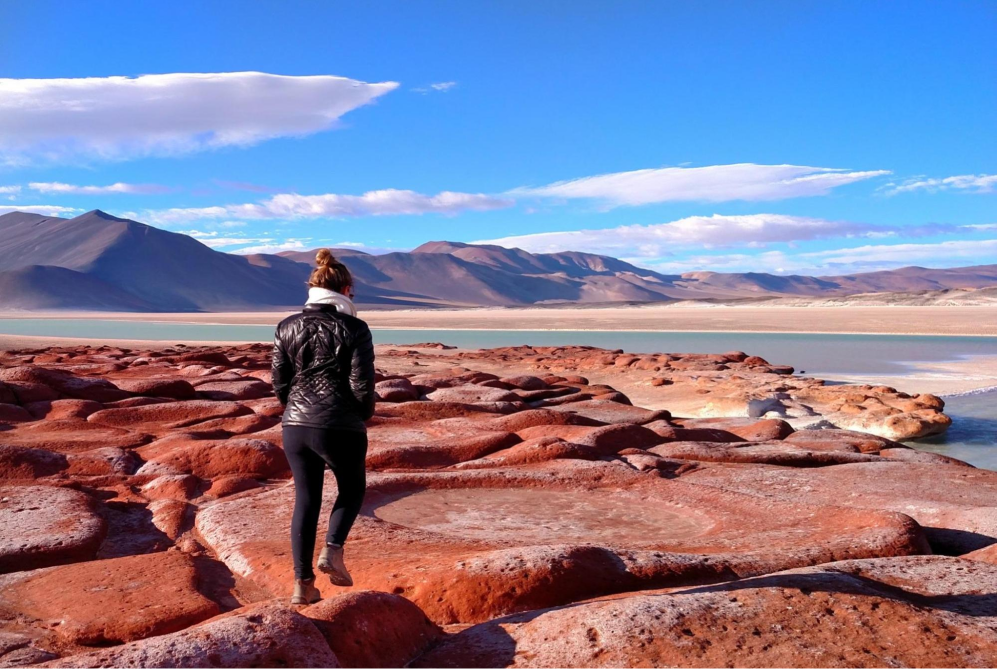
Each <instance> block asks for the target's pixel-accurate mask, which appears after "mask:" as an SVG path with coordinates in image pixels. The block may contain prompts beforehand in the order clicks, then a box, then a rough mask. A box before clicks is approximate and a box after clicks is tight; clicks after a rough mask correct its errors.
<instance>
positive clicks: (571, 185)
mask: <svg viewBox="0 0 1000 669" xmlns="http://www.w3.org/2000/svg"><path fill="white" fill-rule="evenodd" d="M887 174H890V172H888V171H886V170H870V171H862V172H857V171H850V170H844V169H835V168H829V167H803V166H798V165H756V164H754V163H741V164H736V165H710V166H707V167H662V168H658V169H645V170H635V171H632V172H615V173H612V174H601V175H598V176H591V177H583V178H580V179H572V180H569V181H558V182H556V183H553V184H549V185H548V186H541V187H538V188H517V189H515V190H513V191H510V193H509V194H510V195H513V196H519V197H525V196H529V197H546V198H563V199H588V200H596V201H599V202H601V203H602V204H603V205H604V206H607V207H616V206H623V205H630V206H634V205H643V204H653V203H657V202H681V201H703V202H724V201H730V200H750V201H760V200H784V199H788V198H795V197H811V196H817V195H826V194H828V193H829V192H830V191H831V190H833V189H834V188H837V187H838V186H844V185H847V184H852V183H855V182H857V181H863V180H865V179H871V178H873V177H878V176H884V175H887Z"/></svg>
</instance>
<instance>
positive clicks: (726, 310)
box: [0, 305, 997, 337]
mask: <svg viewBox="0 0 1000 669" xmlns="http://www.w3.org/2000/svg"><path fill="white" fill-rule="evenodd" d="M803 308H804V307H782V306H698V307H691V306H683V307H678V306H670V305H651V306H649V305H647V306H629V307H585V306H584V307H572V308H559V309H555V308H551V309H546V308H538V307H527V308H481V309H440V310H413V309H409V310H370V311H364V310H363V311H362V312H361V316H362V317H363V318H364V319H365V320H366V321H368V323H369V325H370V326H371V328H372V329H373V330H396V329H399V330H414V331H418V330H419V331H434V330H440V331H469V332H479V331H492V330H508V331H524V332H646V333H655V332H663V333H671V332H673V333H705V332H722V333H734V334H829V335H889V336H954V337H995V336H996V335H997V307H996V305H986V306H983V305H977V306H933V305H930V306H916V307H914V306H838V307H829V306H811V307H808V309H809V311H808V312H803V311H802V309H803ZM293 313H295V311H292V310H289V311H284V310H283V311H246V312H210V313H131V312H128V313H126V312H114V313H111V312H79V311H66V312H61V311H39V312H23V311H6V312H5V311H0V320H3V319H10V320H19V321H20V320H66V321H72V320H94V321H104V322H115V321H122V322H145V323H158V324H191V325H211V326H227V325H272V326H273V325H275V324H277V323H278V321H280V320H281V319H282V318H285V317H286V316H288V315H290V314H293ZM428 322H432V323H435V324H436V325H433V326H431V325H428ZM14 336H16V335H14ZM25 336H28V335H25Z"/></svg>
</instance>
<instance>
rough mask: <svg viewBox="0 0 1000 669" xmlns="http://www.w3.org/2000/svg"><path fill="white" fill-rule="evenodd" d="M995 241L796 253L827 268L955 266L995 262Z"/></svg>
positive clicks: (868, 247)
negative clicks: (846, 266) (915, 265)
mask: <svg viewBox="0 0 1000 669" xmlns="http://www.w3.org/2000/svg"><path fill="white" fill-rule="evenodd" d="M996 254H997V240H995V239H982V240H952V241H945V242H938V243H936V244H893V245H885V246H859V247H856V248H850V249H830V250H826V251H813V252H811V253H802V254H799V257H800V258H803V259H815V260H821V261H822V262H823V263H825V264H827V265H852V266H865V265H889V266H893V267H896V266H899V265H900V264H912V263H931V264H934V265H936V266H942V264H943V265H946V266H949V267H955V266H959V265H962V264H964V262H965V261H969V260H976V261H981V260H982V259H983V258H984V257H985V256H988V255H992V256H993V261H994V262H996Z"/></svg>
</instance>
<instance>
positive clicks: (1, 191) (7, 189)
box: [0, 186, 21, 195]
mask: <svg viewBox="0 0 1000 669" xmlns="http://www.w3.org/2000/svg"><path fill="white" fill-rule="evenodd" d="M20 192H21V187H20V186H0V195H9V194H12V193H20Z"/></svg>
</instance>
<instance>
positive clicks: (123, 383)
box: [115, 377, 195, 400]
mask: <svg viewBox="0 0 1000 669" xmlns="http://www.w3.org/2000/svg"><path fill="white" fill-rule="evenodd" d="M115 385H117V386H118V387H119V388H121V389H122V390H127V391H128V392H130V393H133V394H135V395H147V396H149V397H170V398H173V399H175V400H193V399H194V398H195V390H194V386H192V385H191V384H190V383H189V382H188V381H185V380H184V379H177V378H170V377H166V378H145V379H115Z"/></svg>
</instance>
